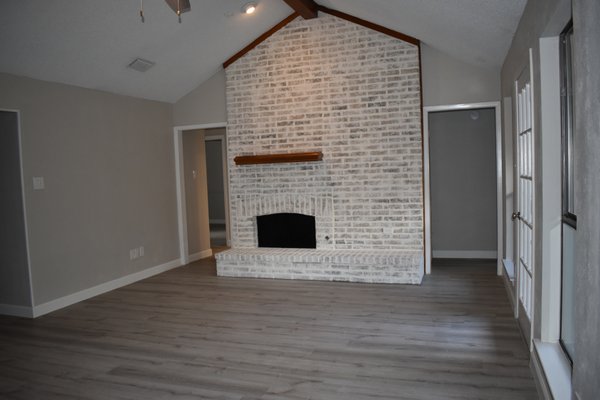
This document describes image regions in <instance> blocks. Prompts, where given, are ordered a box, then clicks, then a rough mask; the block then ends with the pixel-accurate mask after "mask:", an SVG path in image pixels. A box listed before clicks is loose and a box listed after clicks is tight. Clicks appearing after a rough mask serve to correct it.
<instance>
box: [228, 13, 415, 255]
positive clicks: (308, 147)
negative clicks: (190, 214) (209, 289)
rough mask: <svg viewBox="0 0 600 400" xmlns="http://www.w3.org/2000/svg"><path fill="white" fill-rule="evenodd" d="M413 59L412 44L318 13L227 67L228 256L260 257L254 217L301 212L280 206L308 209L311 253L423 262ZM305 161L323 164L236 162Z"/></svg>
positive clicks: (299, 19)
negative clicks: (246, 159) (265, 157)
mask: <svg viewBox="0 0 600 400" xmlns="http://www.w3.org/2000/svg"><path fill="white" fill-rule="evenodd" d="M418 57H419V56H418V48H417V47H416V46H414V45H412V44H409V43H406V42H403V41H400V40H398V39H395V38H392V37H389V36H387V35H384V34H382V33H379V32H376V31H373V30H371V29H368V28H365V27H362V26H359V25H356V24H353V23H351V22H348V21H345V20H342V19H339V18H337V17H333V16H330V15H328V14H323V13H321V14H320V16H319V18H316V19H312V20H304V19H302V18H297V19H296V20H294V21H293V22H292V23H290V24H289V25H287V26H286V27H285V28H283V29H281V30H280V31H278V32H277V33H275V34H274V35H273V36H271V37H270V38H269V39H267V40H266V41H264V42H263V43H261V44H260V45H259V46H257V47H256V48H255V49H253V50H252V51H250V52H249V53H247V54H246V55H245V56H243V57H242V58H240V59H239V60H237V61H236V62H234V63H233V64H232V65H230V66H229V67H228V68H227V70H226V76H227V112H228V129H227V135H228V163H229V175H230V176H229V179H230V182H229V184H230V189H229V194H230V200H231V228H232V229H231V232H232V246H233V248H254V247H256V246H257V238H256V227H255V225H256V222H255V218H254V217H255V216H256V215H260V214H262V213H265V214H266V213H273V212H297V211H289V210H290V208H289V207H287V208H286V207H285V206H284V204H285V202H282V201H279V200H277V199H282V198H286V199H292V200H293V201H292V200H290V201H291V202H300V203H302V202H304V203H306V201H307V200H306V199H309V200H308V201H309V202H312V204H314V205H313V206H308V208H305V210H308V212H303V213H307V214H310V215H315V216H316V224H317V248H318V249H337V250H369V251H371V250H393V251H406V252H409V253H411V254H412V252H413V251H417V252H422V250H423V220H422V161H421V160H422V158H421V157H422V147H421V103H420V87H419V85H420V82H419V58H418ZM304 151H322V152H323V161H322V162H314V163H298V164H265V165H245V166H236V165H235V164H234V162H233V158H234V157H235V156H238V155H255V154H269V153H288V152H304ZM317 204H319V205H320V206H318V205H317ZM291 209H295V210H299V209H301V208H299V207H295V206H293V207H292V208H291ZM249 210H250V212H249ZM265 211H267V212H265ZM255 212H256V214H253V213H255ZM325 236H328V237H329V238H330V239H329V240H325Z"/></svg>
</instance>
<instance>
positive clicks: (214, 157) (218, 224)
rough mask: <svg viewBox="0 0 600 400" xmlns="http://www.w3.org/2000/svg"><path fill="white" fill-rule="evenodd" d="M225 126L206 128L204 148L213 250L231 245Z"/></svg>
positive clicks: (211, 245)
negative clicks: (228, 216) (228, 233)
mask: <svg viewBox="0 0 600 400" xmlns="http://www.w3.org/2000/svg"><path fill="white" fill-rule="evenodd" d="M225 134H226V132H225V128H212V129H206V130H205V132H204V135H205V136H204V149H205V155H206V156H205V159H206V185H207V193H208V219H209V230H210V247H211V248H212V249H213V251H214V250H215V249H217V248H220V247H226V246H229V240H228V235H227V231H228V229H227V209H228V205H227V185H226V184H225V182H226V180H227V179H226V176H227V151H226V137H225Z"/></svg>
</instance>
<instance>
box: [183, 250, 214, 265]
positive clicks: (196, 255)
mask: <svg viewBox="0 0 600 400" xmlns="http://www.w3.org/2000/svg"><path fill="white" fill-rule="evenodd" d="M212 255H213V251H212V249H207V250H202V251H199V252H198V253H194V254H190V255H189V256H188V259H189V262H194V261H198V260H202V259H203V258H206V257H210V256H212Z"/></svg>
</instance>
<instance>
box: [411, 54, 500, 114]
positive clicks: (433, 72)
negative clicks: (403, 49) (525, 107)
mask: <svg viewBox="0 0 600 400" xmlns="http://www.w3.org/2000/svg"><path fill="white" fill-rule="evenodd" d="M421 65H422V74H423V105H425V106H436V105H448V104H460V103H479V102H486V101H499V100H500V70H497V69H487V68H481V67H476V66H473V65H470V64H467V63H465V62H462V61H460V60H457V59H456V58H454V57H452V56H450V55H448V54H446V53H444V52H442V51H440V50H437V49H435V48H433V47H431V46H427V45H426V44H422V45H421Z"/></svg>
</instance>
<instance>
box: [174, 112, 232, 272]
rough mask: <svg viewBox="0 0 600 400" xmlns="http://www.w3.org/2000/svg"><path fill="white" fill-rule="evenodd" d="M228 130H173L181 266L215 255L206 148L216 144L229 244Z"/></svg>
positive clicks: (207, 126)
mask: <svg viewBox="0 0 600 400" xmlns="http://www.w3.org/2000/svg"><path fill="white" fill-rule="evenodd" d="M225 127H226V123H215V124H202V125H188V126H179V127H175V128H174V129H173V133H174V149H175V173H176V191H177V205H178V207H177V211H178V224H179V253H180V262H181V263H182V264H188V263H190V262H193V261H196V260H199V259H201V258H206V257H210V256H211V255H212V254H213V250H212V247H211V245H212V244H211V235H210V217H209V215H210V213H209V196H208V182H207V181H208V173H207V150H206V145H207V143H210V142H212V141H216V140H218V141H219V142H220V144H221V152H220V154H221V161H222V165H223V167H222V169H221V171H222V181H223V184H222V186H223V197H222V199H223V207H222V208H223V209H224V215H225V218H224V221H225V222H224V225H225V235H224V236H225V243H226V244H227V243H229V240H230V239H229V238H230V233H229V223H228V222H229V198H228V193H227V187H228V183H227V170H226V166H225V160H226V156H225V154H226V140H225V135H226V132H225ZM206 139H208V140H206ZM211 151H212V150H211ZM209 162H212V161H209ZM212 169H214V168H212ZM213 208H215V207H213ZM221 225H222V224H221ZM221 236H222V234H221Z"/></svg>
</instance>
